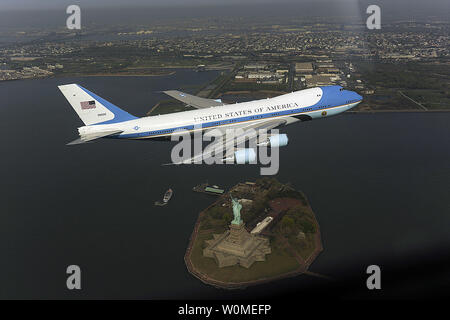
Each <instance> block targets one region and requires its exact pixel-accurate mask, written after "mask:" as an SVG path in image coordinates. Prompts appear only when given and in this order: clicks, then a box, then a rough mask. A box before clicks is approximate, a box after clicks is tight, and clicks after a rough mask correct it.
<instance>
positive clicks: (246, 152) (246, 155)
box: [234, 149, 256, 164]
mask: <svg viewBox="0 0 450 320" xmlns="http://www.w3.org/2000/svg"><path fill="white" fill-rule="evenodd" d="M234 161H235V162H236V163H237V164H247V163H251V162H254V161H256V152H255V150H254V149H241V150H238V151H236V152H235V153H234Z"/></svg>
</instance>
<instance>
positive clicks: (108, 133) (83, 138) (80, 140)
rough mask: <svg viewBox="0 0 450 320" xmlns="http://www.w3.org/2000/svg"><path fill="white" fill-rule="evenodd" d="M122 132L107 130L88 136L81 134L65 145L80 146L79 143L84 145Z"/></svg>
mask: <svg viewBox="0 0 450 320" xmlns="http://www.w3.org/2000/svg"><path fill="white" fill-rule="evenodd" d="M122 132H123V130H108V131H102V132H95V133H90V134H82V135H80V137H79V138H78V139H76V140H74V141H72V142H69V143H68V144H67V145H68V146H69V145H74V144H80V143H86V142H89V141H92V140H96V139H100V138H104V137H108V136H111V135H114V134H118V133H122Z"/></svg>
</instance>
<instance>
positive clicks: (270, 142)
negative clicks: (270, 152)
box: [258, 133, 289, 148]
mask: <svg viewBox="0 0 450 320" xmlns="http://www.w3.org/2000/svg"><path fill="white" fill-rule="evenodd" d="M288 142H289V139H288V136H287V134H285V133H283V134H275V135H273V136H270V137H269V138H268V139H267V141H266V142H262V143H259V144H258V146H260V147H263V146H268V147H271V148H279V147H284V146H287V144H288Z"/></svg>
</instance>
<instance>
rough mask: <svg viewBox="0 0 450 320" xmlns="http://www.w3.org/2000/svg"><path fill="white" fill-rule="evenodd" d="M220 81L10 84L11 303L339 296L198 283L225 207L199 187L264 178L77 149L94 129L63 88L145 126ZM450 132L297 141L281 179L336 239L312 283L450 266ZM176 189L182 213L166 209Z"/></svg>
mask: <svg viewBox="0 0 450 320" xmlns="http://www.w3.org/2000/svg"><path fill="white" fill-rule="evenodd" d="M216 75H217V73H216V72H205V73H196V72H192V71H186V70H185V71H182V70H179V71H178V72H177V74H176V75H173V76H164V77H120V78H116V77H85V78H75V79H67V78H66V79H45V80H29V81H13V82H3V83H0V97H1V101H2V102H1V103H0V131H1V134H0V144H1V146H2V152H1V157H0V173H1V174H0V177H1V184H0V255H1V256H0V298H79V297H83V298H152V299H164V298H177V299H183V298H243V297H270V296H274V295H277V296H279V295H283V294H291V293H300V294H305V295H309V294H310V293H311V292H315V291H318V292H319V293H324V294H325V293H326V292H327V290H328V289H329V288H334V287H335V286H336V285H335V283H336V282H333V283H331V284H330V282H328V281H326V280H322V279H319V278H314V277H308V276H299V277H296V278H293V279H287V280H280V281H276V282H273V283H270V284H266V285H259V286H256V287H252V288H249V289H246V290H238V291H231V292H230V291H225V290H218V289H215V288H213V287H210V286H207V285H204V284H203V283H201V282H200V281H199V280H197V279H195V278H194V277H192V276H191V275H190V274H189V273H188V272H187V270H186V268H185V265H184V261H183V255H184V252H185V249H186V246H187V244H188V240H189V237H190V235H191V232H192V228H193V226H194V223H195V221H196V218H197V215H198V212H199V211H200V210H201V209H202V208H204V207H206V206H207V205H208V204H209V203H211V201H212V200H213V198H210V197H209V196H207V195H203V194H196V193H193V192H192V191H191V188H192V186H194V185H195V184H197V183H199V182H202V181H205V180H209V182H210V183H214V184H219V185H222V186H225V187H230V186H232V185H234V184H235V183H237V182H239V181H243V180H254V179H256V178H257V177H258V176H259V168H258V167H257V166H179V167H178V166H161V164H162V163H167V162H169V161H170V143H164V142H156V141H155V142H151V141H109V140H105V141H99V142H95V143H90V144H85V145H79V146H71V147H68V146H66V145H65V143H67V142H68V141H71V140H73V139H74V138H76V128H77V126H80V125H81V122H80V120H79V119H78V118H77V116H76V114H75V113H74V112H73V111H72V109H71V108H70V106H69V105H68V103H67V102H66V100H65V99H64V97H63V96H62V95H61V94H60V93H59V90H58V89H57V87H56V86H57V85H58V84H67V83H72V82H76V83H79V84H81V85H83V86H85V87H87V88H89V89H90V90H92V91H93V92H95V93H97V94H98V95H100V96H102V97H104V98H107V99H108V100H110V101H111V102H113V103H115V104H117V105H118V106H121V107H124V108H125V109H126V110H127V111H129V112H130V113H132V114H135V115H138V116H140V115H143V114H145V112H147V111H148V109H149V108H150V107H151V106H152V105H154V104H155V103H156V102H157V100H158V99H160V98H161V97H162V94H161V93H158V92H157V91H160V90H166V89H177V88H180V87H182V86H183V85H195V84H202V83H206V82H207V81H210V80H212V79H214V77H215V76H216ZM449 121H450V114H448V113H430V114H424V113H397V114H392V113H388V114H344V115H342V116H338V117H334V118H329V119H326V120H319V121H311V122H306V123H302V124H299V125H293V126H290V127H287V128H286V129H285V132H286V133H287V134H288V135H289V136H290V145H289V146H288V147H286V148H283V149H282V150H281V169H280V172H279V174H278V179H279V180H280V181H283V182H288V181H289V182H292V183H293V184H294V185H295V186H296V187H297V188H298V189H301V190H303V191H304V192H305V193H306V195H307V196H308V198H309V200H310V202H311V205H312V207H313V209H314V211H315V213H316V216H317V219H318V221H319V224H320V226H321V231H322V237H323V244H324V248H325V250H324V252H323V253H322V254H321V255H320V256H319V257H318V259H317V260H316V261H315V262H314V263H313V264H312V267H311V270H312V271H315V272H319V273H323V274H326V275H329V276H332V277H333V278H334V279H335V281H336V280H337V283H338V285H337V286H338V287H339V288H340V289H341V288H342V287H340V282H339V281H340V280H345V279H351V280H352V281H354V280H355V279H357V280H358V281H359V280H360V278H362V279H365V268H366V267H367V266H368V265H369V264H379V265H381V266H382V270H384V271H383V272H387V275H391V273H392V272H394V273H393V274H395V275H396V276H397V275H398V274H401V271H402V270H403V269H402V268H412V267H414V266H417V265H418V266H420V265H421V264H423V263H425V262H426V261H423V260H421V259H422V258H423V257H425V258H430V259H431V258H433V259H444V258H445V257H447V256H448V249H449V248H450V234H449V233H448V229H449V225H450V215H449V213H450V212H449V211H450V210H449V201H448V194H449V191H450V190H449V178H450V166H449V163H450V161H449V160H450V151H449V148H448V145H449V142H450V141H449V136H450V135H449V133H450V132H449V125H448V124H449ZM168 187H172V188H173V189H174V196H173V199H172V200H171V202H170V203H169V205H167V206H165V207H155V206H153V202H154V201H155V200H160V198H161V197H162V195H163V193H164V192H165V190H166V189H167V188H168ZM411 259H412V260H411ZM405 261H408V263H410V262H411V261H412V262H411V264H406V265H405V263H406V262H405ZM433 261H434V260H433ZM71 264H77V265H79V266H80V267H81V270H82V290H81V292H71V291H68V290H67V289H66V287H65V281H66V274H65V270H66V267H67V266H68V265H71ZM436 266H439V264H433V265H432V267H436ZM398 268H400V271H399V270H398ZM421 270H422V269H421ZM436 270H437V269H435V270H433V272H430V273H431V274H432V275H434V278H430V277H429V278H423V279H422V280H423V281H425V283H421V284H420V283H419V284H418V286H419V289H420V290H422V291H420V292H422V293H423V292H425V293H427V292H429V291H430V290H432V287H430V284H432V283H439V284H441V285H442V284H446V285H447V286H448V279H449V277H448V271H447V270H448V269H446V270H444V271H443V272H444V273H445V272H446V273H445V274H446V275H447V278H445V279H446V280H445V279H444V280H442V277H441V276H439V277H438V273H436V272H437V271H436ZM439 270H440V269H439ZM397 271H398V272H397ZM390 272H391V273H390ZM408 275H410V274H408ZM439 275H440V274H439ZM383 279H389V277H388V276H386V277H385V278H383ZM402 279H403V278H402ZM362 281H365V280H362ZM433 281H434V282H433ZM442 281H444V282H442ZM445 281H446V282H445ZM364 283H365V282H360V283H359V286H360V288H359V290H361V288H362V289H364ZM344 289H345V288H344ZM384 290H385V291H384V292H386V293H387V294H390V295H392V296H397V295H406V296H408V295H410V294H411V292H413V293H414V292H417V290H418V289H417V287H414V288H409V287H407V286H406V287H405V285H404V283H402V285H401V286H400V287H398V283H397V282H392V284H391V283H386V282H384ZM414 290H415V291H414ZM424 290H425V291H424ZM426 290H428V291H426ZM337 295H339V296H343V297H346V296H348V295H350V296H351V292H350V291H349V289H348V290H343V291H342V292H341V291H339V293H337Z"/></svg>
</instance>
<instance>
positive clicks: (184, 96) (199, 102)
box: [163, 90, 225, 109]
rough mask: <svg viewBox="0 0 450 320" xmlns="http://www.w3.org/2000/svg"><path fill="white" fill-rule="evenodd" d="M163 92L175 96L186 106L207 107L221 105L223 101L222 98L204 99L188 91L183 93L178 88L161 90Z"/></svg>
mask: <svg viewBox="0 0 450 320" xmlns="http://www.w3.org/2000/svg"><path fill="white" fill-rule="evenodd" d="M163 92H164V93H165V94H167V95H169V96H171V97H172V98H175V99H177V100H179V101H181V102H183V103H185V104H187V105H188V106H192V107H194V108H197V109H202V108H209V107H217V106H223V105H225V103H223V102H222V100H220V99H217V100H214V99H206V98H200V97H197V96H193V95H191V94H188V93H184V92H181V91H178V90H168V91H163Z"/></svg>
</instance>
